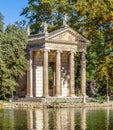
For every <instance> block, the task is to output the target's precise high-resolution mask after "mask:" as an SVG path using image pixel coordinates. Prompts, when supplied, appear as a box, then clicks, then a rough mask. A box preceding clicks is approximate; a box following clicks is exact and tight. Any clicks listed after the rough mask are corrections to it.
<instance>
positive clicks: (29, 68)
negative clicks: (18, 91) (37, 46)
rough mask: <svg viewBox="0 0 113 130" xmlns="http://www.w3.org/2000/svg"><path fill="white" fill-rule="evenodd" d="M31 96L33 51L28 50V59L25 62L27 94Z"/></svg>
mask: <svg viewBox="0 0 113 130" xmlns="http://www.w3.org/2000/svg"><path fill="white" fill-rule="evenodd" d="M26 97H33V51H30V52H29V61H28V63H27V95H26Z"/></svg>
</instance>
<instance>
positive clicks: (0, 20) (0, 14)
mask: <svg viewBox="0 0 113 130" xmlns="http://www.w3.org/2000/svg"><path fill="white" fill-rule="evenodd" d="M3 19H4V17H3V15H2V13H0V32H2V31H3Z"/></svg>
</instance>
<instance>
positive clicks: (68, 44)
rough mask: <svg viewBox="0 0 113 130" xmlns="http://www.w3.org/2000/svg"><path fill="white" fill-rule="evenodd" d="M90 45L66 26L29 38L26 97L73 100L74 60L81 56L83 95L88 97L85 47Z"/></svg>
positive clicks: (45, 27) (45, 28)
mask: <svg viewBox="0 0 113 130" xmlns="http://www.w3.org/2000/svg"><path fill="white" fill-rule="evenodd" d="M87 44H89V41H88V40H87V39H85V38H84V37H83V36H81V35H80V34H78V33H77V32H76V31H74V30H73V29H72V28H70V27H69V26H67V24H66V23H65V22H64V26H63V27H62V28H60V29H58V30H56V31H53V32H51V33H48V32H47V24H46V22H45V23H44V32H43V33H40V34H35V35H29V39H28V44H27V48H28V51H29V61H28V71H27V93H26V97H49V96H52V97H68V96H69V97H74V96H75V87H76V85H75V73H74V72H75V70H74V69H75V67H74V56H75V55H76V54H77V53H80V54H81V95H84V94H86V58H85V55H86V47H87Z"/></svg>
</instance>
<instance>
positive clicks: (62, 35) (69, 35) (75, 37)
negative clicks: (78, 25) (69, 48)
mask: <svg viewBox="0 0 113 130" xmlns="http://www.w3.org/2000/svg"><path fill="white" fill-rule="evenodd" d="M46 40H50V41H58V42H73V43H74V42H75V43H76V42H84V43H89V41H88V40H87V39H85V38H84V37H83V36H82V35H80V34H79V33H77V32H76V31H74V30H72V29H71V28H62V29H59V30H56V31H54V32H52V33H50V34H49V35H48V37H47V39H46Z"/></svg>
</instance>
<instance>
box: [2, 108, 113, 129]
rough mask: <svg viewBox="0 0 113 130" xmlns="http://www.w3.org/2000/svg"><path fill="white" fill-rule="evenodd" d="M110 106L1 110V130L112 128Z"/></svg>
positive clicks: (112, 116) (112, 115)
mask: <svg viewBox="0 0 113 130" xmlns="http://www.w3.org/2000/svg"><path fill="white" fill-rule="evenodd" d="M112 129H113V110H112V109H110V108H104V109H102V108H94V109H90V108H79V109H77V108H53V109H28V110H0V130H112Z"/></svg>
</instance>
